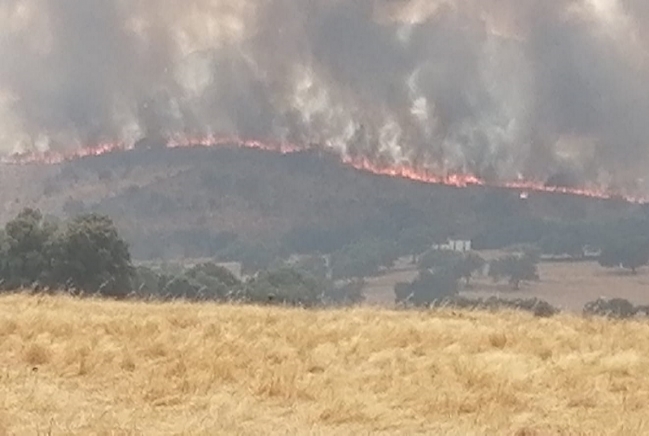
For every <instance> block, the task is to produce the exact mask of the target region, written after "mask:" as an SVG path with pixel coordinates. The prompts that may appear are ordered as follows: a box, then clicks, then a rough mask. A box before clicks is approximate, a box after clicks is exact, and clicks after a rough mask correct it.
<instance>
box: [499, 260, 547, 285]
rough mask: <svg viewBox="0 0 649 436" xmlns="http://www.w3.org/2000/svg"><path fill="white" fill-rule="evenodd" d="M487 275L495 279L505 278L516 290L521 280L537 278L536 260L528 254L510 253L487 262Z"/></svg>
mask: <svg viewBox="0 0 649 436" xmlns="http://www.w3.org/2000/svg"><path fill="white" fill-rule="evenodd" d="M489 277H491V278H493V279H494V280H495V281H498V280H500V279H502V278H506V279H508V280H509V283H510V285H512V287H513V288H514V289H515V290H518V289H520V283H521V282H522V281H527V280H538V279H539V274H538V269H537V265H536V262H535V261H534V259H533V258H531V257H530V256H517V255H510V256H505V257H502V258H500V259H496V260H494V261H492V262H491V263H490V264H489Z"/></svg>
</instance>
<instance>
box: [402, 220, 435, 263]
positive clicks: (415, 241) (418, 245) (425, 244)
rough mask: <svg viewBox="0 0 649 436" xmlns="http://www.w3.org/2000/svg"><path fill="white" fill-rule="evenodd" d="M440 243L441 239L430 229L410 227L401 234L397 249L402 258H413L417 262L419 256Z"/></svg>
mask: <svg viewBox="0 0 649 436" xmlns="http://www.w3.org/2000/svg"><path fill="white" fill-rule="evenodd" d="M440 241H441V238H440V237H439V236H438V235H437V234H436V233H435V232H433V231H432V230H431V229H430V228H428V227H409V228H406V229H405V230H402V231H401V232H400V233H399V235H398V237H397V248H398V250H399V255H400V256H406V255H409V256H412V260H413V262H416V261H417V257H418V256H419V255H421V254H422V253H424V252H426V250H429V249H430V247H432V246H433V244H435V243H436V242H440Z"/></svg>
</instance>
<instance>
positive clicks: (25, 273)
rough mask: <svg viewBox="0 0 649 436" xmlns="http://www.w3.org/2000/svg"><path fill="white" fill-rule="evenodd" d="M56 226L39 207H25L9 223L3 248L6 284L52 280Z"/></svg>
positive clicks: (36, 282)
mask: <svg viewBox="0 0 649 436" xmlns="http://www.w3.org/2000/svg"><path fill="white" fill-rule="evenodd" d="M57 230H58V228H57V226H56V225H55V224H54V223H51V222H48V221H45V220H44V219H43V215H42V214H41V212H40V211H39V210H37V209H29V208H27V209H24V210H22V211H21V212H20V213H19V214H18V215H17V216H16V218H14V219H13V220H11V221H9V222H8V223H7V225H6V226H5V232H4V235H3V237H2V240H3V242H2V245H1V248H0V250H1V253H2V255H1V257H2V268H1V272H2V277H3V279H4V283H3V287H5V288H7V289H15V288H19V287H32V286H38V285H50V284H51V282H52V274H51V273H52V257H53V255H54V248H55V247H54V244H55V240H56V233H57Z"/></svg>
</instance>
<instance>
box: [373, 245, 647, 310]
mask: <svg viewBox="0 0 649 436" xmlns="http://www.w3.org/2000/svg"><path fill="white" fill-rule="evenodd" d="M480 254H481V255H483V256H484V257H485V258H487V259H489V258H491V257H493V256H494V254H493V253H490V252H487V253H480ZM416 275H417V272H416V271H415V270H414V268H413V267H412V266H410V267H406V266H404V265H402V266H400V268H399V269H397V270H395V271H392V272H390V273H388V274H386V275H383V276H380V277H375V278H372V279H369V280H368V286H367V288H366V290H365V293H366V295H367V299H368V302H369V303H373V304H381V305H385V304H392V303H394V284H395V283H397V282H400V281H411V280H412V279H414V278H415V276H416ZM539 275H540V277H541V281H540V282H535V283H529V284H523V285H522V286H521V290H520V291H513V290H512V289H511V287H510V286H509V285H508V284H507V283H506V282H502V283H493V282H492V281H491V280H490V279H489V278H487V277H478V278H476V279H475V280H473V282H472V286H471V289H470V290H464V291H463V292H462V294H463V295H465V296H468V297H489V296H491V295H496V296H500V297H511V298H533V297H536V298H540V299H542V300H545V301H547V302H548V303H550V304H552V305H554V306H556V307H561V308H562V309H564V310H569V311H574V312H581V310H582V309H583V307H584V305H585V304H586V303H588V302H589V301H594V300H596V299H598V298H599V297H606V298H613V297H619V298H625V299H627V300H629V301H631V302H633V303H634V304H649V270H647V269H641V270H639V271H638V274H636V275H633V274H630V273H626V272H621V271H617V270H609V269H605V268H602V267H601V266H600V265H599V264H598V263H597V262H583V263H540V264H539Z"/></svg>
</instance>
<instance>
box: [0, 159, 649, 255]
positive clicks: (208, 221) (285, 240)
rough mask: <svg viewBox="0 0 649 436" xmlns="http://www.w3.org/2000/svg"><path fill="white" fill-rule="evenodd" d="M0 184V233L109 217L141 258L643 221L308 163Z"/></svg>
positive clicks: (597, 209)
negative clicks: (19, 215)
mask: <svg viewBox="0 0 649 436" xmlns="http://www.w3.org/2000/svg"><path fill="white" fill-rule="evenodd" d="M0 182H2V186H3V190H2V192H0V202H1V204H3V206H4V207H3V208H2V210H1V213H0V219H1V220H2V221H3V222H6V221H7V220H8V219H10V218H11V217H12V216H13V215H15V213H16V212H17V211H18V210H19V209H20V208H22V207H24V206H32V207H34V206H35V207H39V208H41V209H42V210H43V211H44V212H46V213H51V214H55V215H57V216H61V217H62V216H66V215H74V214H77V213H79V212H83V211H99V212H102V213H107V214H109V215H110V216H111V217H113V218H114V219H115V221H116V223H117V225H118V226H119V228H120V230H121V231H122V232H123V233H124V235H125V236H126V238H127V239H128V240H129V242H131V245H132V247H133V251H134V254H135V256H136V257H138V258H163V257H183V256H193V257H197V256H210V255H213V254H214V253H215V252H216V251H218V250H220V249H222V248H223V247H224V246H226V245H227V244H228V243H231V242H232V241H234V240H237V239H239V240H244V241H248V242H251V241H252V242H254V243H261V242H260V241H262V242H268V241H270V242H269V243H280V244H282V245H283V246H284V247H288V248H287V249H289V250H293V251H329V250H332V249H336V248H339V246H340V245H344V244H345V243H347V242H348V241H350V240H352V239H354V238H359V237H377V235H378V236H380V237H382V236H384V235H391V234H396V233H398V232H399V231H401V230H403V229H406V228H411V227H417V226H429V227H434V228H435V229H437V231H438V233H439V234H441V235H449V234H457V235H462V236H468V237H471V238H473V239H474V240H475V241H476V243H477V244H479V245H480V244H481V245H482V246H484V247H487V248H488V247H493V246H502V245H507V244H509V243H515V242H525V241H527V240H532V241H534V240H536V239H538V238H539V237H540V236H542V235H543V233H544V232H547V231H548V226H551V225H553V224H552V223H559V224H561V223H573V222H585V221H592V220H595V221H597V220H599V221H606V220H608V219H611V218H615V219H618V218H621V217H624V218H629V217H641V218H643V219H644V218H645V207H643V206H632V205H629V204H626V203H624V202H622V201H615V200H609V201H603V200H593V199H588V198H579V197H573V196H568V195H552V194H541V193H537V194H533V195H531V196H530V198H529V199H527V200H521V199H520V198H519V193H518V192H515V191H507V190H500V189H492V188H481V187H472V188H464V189H459V188H453V187H445V186H436V185H428V184H424V183H419V182H413V181H408V180H403V179H398V178H391V177H386V176H376V175H373V174H369V173H365V172H361V171H358V170H355V169H352V168H349V167H346V166H344V165H343V164H341V163H340V162H339V161H338V160H337V159H336V158H335V157H334V156H330V155H327V154H322V153H318V152H315V151H304V152H300V153H293V154H287V155H282V154H279V153H274V152H268V151H261V150H251V149H240V148H228V147H223V148H218V149H199V148H193V149H173V150H165V149H153V150H147V149H144V150H141V149H139V150H134V151H129V152H120V153H112V154H107V155H103V156H98V157H89V158H84V159H79V160H76V161H72V162H68V163H64V164H61V165H52V166H47V165H36V164H34V165H26V166H2V167H1V171H0ZM593 233H594V234H598V232H593ZM278 241H279V242H278Z"/></svg>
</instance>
